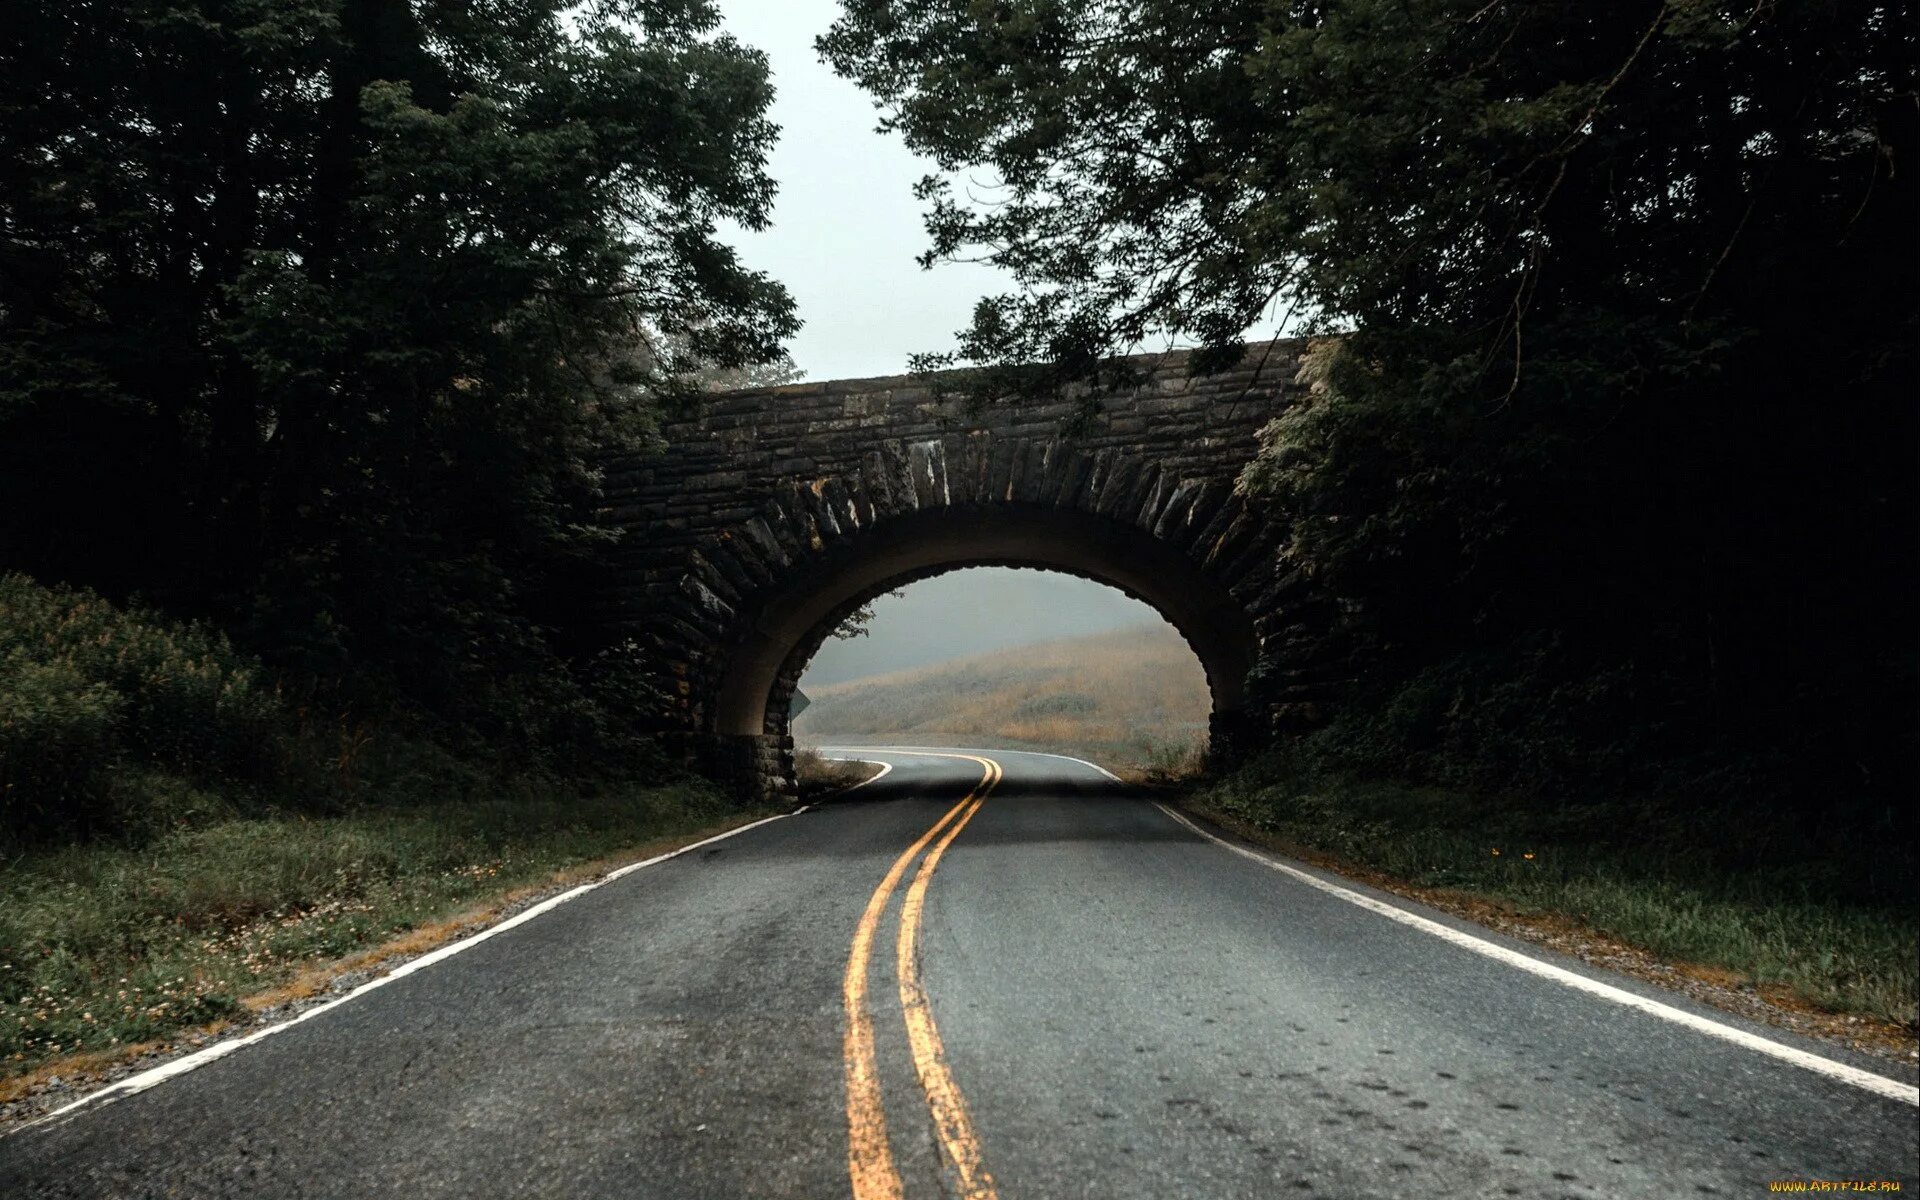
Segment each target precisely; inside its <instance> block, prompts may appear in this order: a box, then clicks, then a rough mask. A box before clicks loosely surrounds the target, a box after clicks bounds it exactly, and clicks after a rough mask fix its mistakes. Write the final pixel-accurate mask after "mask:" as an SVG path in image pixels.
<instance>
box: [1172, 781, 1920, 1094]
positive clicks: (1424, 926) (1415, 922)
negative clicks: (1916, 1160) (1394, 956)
mask: <svg viewBox="0 0 1920 1200" xmlns="http://www.w3.org/2000/svg"><path fill="white" fill-rule="evenodd" d="M1154 805H1155V807H1157V808H1159V810H1160V811H1161V812H1163V813H1166V814H1167V815H1168V816H1170V817H1172V818H1173V819H1174V820H1176V821H1178V822H1180V823H1181V824H1182V825H1185V826H1186V827H1187V828H1188V829H1191V830H1192V831H1193V832H1195V833H1197V834H1199V835H1200V836H1201V837H1203V838H1206V839H1207V840H1208V841H1210V842H1213V843H1215V844H1217V845H1220V846H1224V847H1225V848H1226V849H1228V850H1231V851H1233V852H1234V853H1235V854H1238V855H1240V856H1241V857H1242V858H1248V859H1252V860H1253V861H1254V862H1257V863H1259V864H1260V865H1261V866H1263V867H1271V868H1272V869H1274V870H1276V871H1279V872H1281V873H1282V874H1284V875H1288V876H1291V877H1292V878H1294V879H1298V880H1299V881H1300V882H1302V883H1304V884H1307V885H1308V886H1309V887H1315V888H1318V889H1320V890H1321V891H1323V892H1326V893H1327V894H1328V895H1331V896H1338V897H1339V898H1340V899H1342V900H1345V901H1347V902H1348V903H1349V904H1357V905H1359V906H1360V907H1361V908H1364V909H1367V910H1368V911H1370V912H1375V913H1378V914H1380V915H1381V916H1383V917H1386V918H1387V919H1389V920H1392V921H1398V922H1400V923H1401V924H1402V925H1408V926H1411V927H1413V928H1415V929H1418V930H1420V931H1421V932H1422V933H1430V934H1432V935H1433V936H1435V937H1437V938H1440V939H1442V940H1443V941H1448V942H1452V943H1453V944H1454V945H1456V946H1460V947H1463V948H1465V949H1467V950H1471V951H1473V952H1474V953H1475V954H1481V955H1485V956H1486V957H1488V958H1491V959H1493V960H1494V961H1496V962H1502V963H1505V964H1506V965H1508V966H1510V967H1518V968H1519V969H1520V970H1522V971H1526V972H1528V973H1530V974H1533V975H1538V976H1540V977H1541V978H1543V979H1551V980H1553V981H1554V982H1555V983H1559V984H1564V985H1565V986H1567V987H1570V988H1573V989H1574V990H1575V991H1580V992H1585V993H1587V994H1588V995H1590V996H1598V997H1599V998H1601V999H1602V1000H1611V1001H1613V1002H1614V1003H1615V1004H1620V1005H1624V1006H1626V1007H1627V1008H1631V1009H1635V1010H1637V1011H1639V1012H1643V1013H1646V1014H1647V1015H1648V1016H1652V1017H1658V1018H1660V1019H1661V1020H1663V1021H1671V1022H1673V1023H1674V1024H1675V1025H1681V1026H1684V1027H1686V1028H1688V1029H1691V1030H1694V1031H1695V1032H1697V1033H1704V1034H1706V1035H1707V1036H1708V1037H1715V1038H1719V1039H1720V1040H1722V1041H1726V1042H1732V1043H1733V1044H1734V1045H1736V1046H1744V1047H1746V1048H1747V1049H1749V1050H1758V1051H1759V1052H1760V1053H1762V1054H1767V1055H1771V1056H1773V1057H1774V1058H1777V1059H1780V1060H1781V1061H1782V1062H1788V1063H1792V1064H1793V1065H1794V1066H1796V1067H1804V1068H1806V1069H1807V1070H1809V1071H1815V1072H1818V1073H1819V1074H1821V1075H1825V1076H1828V1077H1829V1078H1832V1079H1838V1080H1840V1081H1841V1082H1843V1083H1850V1084H1852V1085H1853V1086H1855V1087H1857V1088H1861V1089H1864V1090H1866V1091H1869V1092H1872V1093H1874V1094H1875V1095H1878V1096H1885V1097H1886V1098H1887V1099H1889V1100H1899V1101H1902V1102H1903V1103H1906V1104H1912V1105H1915V1106H1920V1087H1916V1086H1914V1085H1913V1084H1910V1083H1901V1082H1900V1081H1899V1080H1897V1079H1888V1078H1887V1077H1886V1076H1884V1075H1876V1074H1875V1073H1873V1072H1872V1071H1863V1070H1861V1069H1860V1068H1859V1067H1853V1066H1848V1065H1847V1064H1846V1063H1842V1062H1835V1061H1834V1060H1833V1059H1830V1058H1822V1057H1821V1056H1820V1055H1818V1054H1810V1053H1808V1052H1807V1051H1805V1050H1800V1049H1797V1048H1795V1047H1793V1046H1788V1045H1785V1044H1783V1043H1781V1042H1776V1041H1774V1040H1772V1039H1771V1038H1763V1037H1761V1036H1760V1035H1758V1034H1754V1033H1748V1032H1747V1031H1746V1030H1744V1029H1739V1028H1736V1027H1735V1026H1732V1025H1723V1024H1721V1023H1720V1022H1718V1021H1714V1020H1711V1019H1709V1018H1707V1017H1703V1016H1700V1015H1699V1014H1697V1013H1690V1012H1688V1011H1686V1010H1685V1009H1682V1008H1675V1007H1673V1006H1672V1005H1670V1004H1662V1003H1660V1002H1659V1001H1658V1000H1650V999H1648V998H1647V997H1645V996H1641V995H1637V994H1635V993H1633V992H1629V991H1627V990H1626V989H1624V988H1617V987H1614V986H1613V985H1612V984H1609V983H1602V982H1600V981H1599V980H1597V979H1589V978H1588V977H1587V976H1585V975H1581V974H1579V973H1578V972H1575V971H1569V970H1567V969H1566V968H1565V967H1557V966H1554V965H1553V964H1552V963H1548V962H1542V961H1540V960H1539V959H1537V958H1533V957H1531V956H1529V955H1525V954H1522V953H1520V952H1519V951H1517V950H1512V949H1509V948H1507V947H1505V946H1501V945H1498V944H1496V943H1494V942H1489V941H1486V940H1485V939H1482V938H1477V937H1475V936H1474V935H1472V934H1470V933H1467V932H1465V931H1464V930H1460V929H1455V928H1454V927H1453V926H1451V925H1443V924H1441V923H1440V922H1439V921H1434V920H1431V919H1429V918H1427V917H1423V916H1420V915H1419V914H1417V913H1411V912H1408V911H1407V910H1406V909H1404V908H1401V907H1399V906H1398V905H1394V904H1388V903H1387V902H1386V901H1384V900H1376V899H1374V898H1373V897H1372V896H1367V895H1363V894H1361V893H1359V892H1356V891H1352V890H1350V889H1348V888H1343V887H1341V886H1340V885H1339V884H1337V883H1332V882H1330V881H1328V880H1325V879H1322V878H1320V877H1319V876H1317V875H1313V874H1310V873H1308V872H1306V871H1302V870H1300V869H1299V868H1298V867H1290V866H1288V865H1287V864H1286V863H1282V862H1275V861H1274V860H1273V859H1271V858H1268V857H1267V856H1266V855H1264V854H1259V853H1256V852H1255V851H1252V850H1249V849H1247V848H1246V847H1245V846H1238V845H1235V844H1234V843H1232V842H1230V841H1227V840H1226V839H1225V838H1222V837H1218V836H1216V835H1214V834H1212V833H1209V832H1208V831H1206V830H1205V829H1202V828H1201V827H1200V826H1198V825H1196V824H1194V823H1193V822H1192V821H1190V820H1188V819H1187V818H1186V817H1185V816H1184V815H1182V814H1181V813H1178V812H1175V811H1174V810H1173V809H1171V808H1168V807H1167V806H1166V805H1164V804H1161V803H1160V802H1159V801H1158V800H1156V801H1154Z"/></svg>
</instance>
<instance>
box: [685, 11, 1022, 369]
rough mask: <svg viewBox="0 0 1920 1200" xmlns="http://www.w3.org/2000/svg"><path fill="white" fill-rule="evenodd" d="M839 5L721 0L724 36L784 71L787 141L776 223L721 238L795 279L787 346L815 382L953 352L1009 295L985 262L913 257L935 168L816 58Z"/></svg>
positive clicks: (779, 106)
mask: <svg viewBox="0 0 1920 1200" xmlns="http://www.w3.org/2000/svg"><path fill="white" fill-rule="evenodd" d="M839 11H840V6H839V4H838V3H836V2H835V0H723V2H722V4H721V13H722V15H723V16H724V18H725V21H726V26H727V29H728V30H729V31H730V32H732V33H733V35H734V36H735V37H737V38H739V39H740V40H741V41H743V42H745V43H746V44H747V45H749V46H753V47H755V48H757V49H760V50H764V51H766V53H767V56H768V58H769V60H770V61H771V64H772V68H773V82H774V87H775V89H776V94H775V97H774V103H773V112H772V114H771V115H772V118H773V121H774V123H775V124H776V125H779V126H780V141H779V145H778V146H777V147H776V148H775V150H774V152H773V156H772V159H771V161H770V162H769V164H768V165H769V169H770V170H771V171H772V174H773V177H774V179H776V180H777V181H778V182H779V185H780V192H779V196H778V198H777V200H776V201H775V203H774V211H773V224H772V225H771V226H770V227H769V228H768V229H766V230H762V231H760V232H752V231H748V230H744V229H739V228H734V229H731V230H725V231H723V232H724V233H725V234H726V236H727V240H728V241H730V242H731V243H732V244H733V245H734V246H735V247H737V248H738V249H739V250H740V252H741V256H742V257H743V258H744V259H745V261H746V262H747V264H748V265H749V266H751V267H753V268H755V269H757V270H762V271H766V272H768V273H770V274H772V275H773V277H774V278H776V279H778V280H780V281H781V282H783V283H785V284H786V285H787V287H788V289H790V290H791V291H792V292H793V295H794V299H795V300H796V301H797V302H798V304H799V306H800V317H801V319H802V320H803V321H805V322H806V324H805V325H804V326H803V327H802V328H801V330H800V333H799V334H798V336H796V337H795V338H794V339H793V340H792V341H791V342H790V343H788V349H789V351H790V352H791V353H792V355H793V360H794V362H795V363H796V364H797V365H798V366H799V367H800V368H801V369H802V370H804V371H805V372H806V374H807V378H809V379H857V378H860V377H863V376H869V375H895V374H899V373H901V372H904V371H905V370H906V369H907V356H908V355H910V354H914V353H918V352H922V351H930V350H946V349H950V348H952V346H953V344H954V334H955V333H956V332H957V331H958V330H960V329H962V328H964V327H965V326H966V325H967V323H968V321H969V320H970V318H971V314H972V312H973V304H974V301H975V300H978V299H979V298H980V297H981V296H982V295H985V294H988V293H990V292H1000V291H1005V290H1007V288H1008V286H1009V285H1008V283H1007V281H1006V276H1005V275H1003V274H1002V273H1001V272H999V271H997V270H995V269H993V268H991V267H987V266H983V265H979V264H971V263H954V264H945V265H941V266H937V267H935V268H933V269H932V270H931V271H923V270H921V269H920V267H919V265H918V264H917V263H916V262H915V261H914V259H915V257H916V256H917V255H919V254H920V252H921V251H923V250H925V249H926V246H927V236H926V230H925V228H924V226H922V224H921V220H920V205H919V202H918V201H916V200H915V199H914V198H913V190H912V189H913V185H914V183H915V182H917V181H918V180H919V179H920V177H921V176H923V175H926V174H928V173H929V172H930V171H931V170H932V169H933V168H932V165H931V164H930V163H929V162H928V161H927V160H925V159H921V158H918V157H916V156H915V155H913V154H911V153H909V152H908V150H907V148H906V147H905V146H904V145H903V144H902V143H901V140H900V138H899V137H898V136H897V135H891V134H881V133H879V132H877V131H876V130H875V126H876V125H877V124H878V122H879V119H880V118H879V113H878V112H877V111H876V110H875V109H874V107H873V101H872V100H871V99H870V98H869V97H868V96H867V94H866V93H865V92H863V91H861V90H860V89H859V88H858V87H855V86H854V85H853V84H852V83H851V82H849V81H848V80H845V79H842V78H840V77H839V76H838V75H835V74H834V73H833V71H832V69H831V68H829V67H828V66H827V65H826V64H825V63H823V62H821V61H820V59H819V56H818V55H816V54H815V53H814V50H813V39H814V38H816V37H818V36H819V35H820V34H822V33H824V32H826V29H827V26H828V25H830V24H832V23H833V19H834V17H835V16H836V15H837V14H838V13H839Z"/></svg>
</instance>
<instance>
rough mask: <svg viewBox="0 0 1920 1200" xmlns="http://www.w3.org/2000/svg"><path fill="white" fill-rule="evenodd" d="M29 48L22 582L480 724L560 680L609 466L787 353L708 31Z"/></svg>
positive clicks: (15, 190)
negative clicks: (484, 687) (614, 454)
mask: <svg viewBox="0 0 1920 1200" xmlns="http://www.w3.org/2000/svg"><path fill="white" fill-rule="evenodd" d="M16 9H17V10H16V11H12V12H10V13H9V21H8V22H7V31H6V32H5V33H4V34H0V39H4V40H0V512H5V513H6V514H7V515H6V518H5V520H4V521H0V560H4V561H5V562H6V563H7V564H8V565H13V566H20V567H25V568H27V569H29V570H32V571H35V572H36V573H39V574H41V575H43V576H54V577H63V578H67V579H71V580H74V581H76V582H84V583H91V584H95V585H100V586H104V587H106V588H107V589H108V590H109V591H113V592H121V593H124V592H127V591H130V590H133V589H139V590H142V591H144V592H146V593H147V594H149V595H150V596H153V597H154V598H156V599H158V600H160V601H162V602H164V603H166V604H168V605H169V606H171V607H174V608H176V609H186V610H189V611H197V612H203V613H212V614H214V615H217V616H222V617H226V618H229V619H230V620H233V621H238V622H242V623H243V624H246V625H248V626H249V627H250V628H252V630H253V632H254V635H255V639H256V641H257V642H258V643H259V644H262V645H263V648H265V649H266V650H267V651H268V652H269V653H270V654H272V655H274V656H275V657H276V658H277V659H278V660H279V661H282V662H285V663H292V664H294V665H299V666H303V667H306V668H309V669H311V670H314V671H320V672H325V671H329V670H339V669H342V666H343V663H345V662H346V661H347V660H349V659H356V660H357V661H359V662H360V664H361V665H362V666H363V667H364V666H367V665H369V664H372V663H380V664H382V667H383V670H384V671H385V672H386V673H387V674H389V675H390V676H391V677H392V678H394V679H395V680H397V681H398V680H404V681H405V684H404V687H405V688H406V689H408V690H410V691H411V692H413V693H415V694H418V695H423V696H426V697H428V698H429V699H430V702H432V703H442V704H456V703H458V699H459V697H461V696H462V695H463V694H464V693H465V691H466V689H468V688H470V687H474V686H477V685H479V684H481V683H484V682H485V681H488V680H492V679H496V678H498V677H500V676H501V675H502V674H503V673H504V674H508V675H510V674H512V673H513V672H514V671H517V670H522V669H533V667H534V666H535V665H537V664H538V663H540V662H543V661H546V660H547V659H548V658H549V657H550V655H551V653H552V650H551V646H550V644H549V642H550V640H549V637H548V633H547V630H548V629H549V627H550V626H551V625H552V624H553V623H554V622H555V621H556V620H558V619H560V614H561V613H562V611H563V610H564V609H565V608H568V607H577V605H573V604H572V602H571V598H570V597H566V596H564V595H556V594H555V593H556V589H563V588H564V587H565V585H566V584H567V583H568V581H569V580H570V579H571V578H572V575H571V571H572V569H573V567H574V566H577V565H578V562H579V556H578V552H579V550H580V549H581V547H583V546H585V545H590V544H592V543H593V541H594V539H596V538H597V537H598V536H599V535H598V534H597V532H596V531H595V530H593V529H591V528H590V527H589V526H587V525H586V524H585V523H584V518H583V516H582V515H581V514H582V513H583V512H584V511H586V509H587V508H588V506H589V502H590V500H591V495H592V492H593V488H594V483H595V475H594V469H593V466H592V453H593V452H595V451H597V450H600V449H605V448H608V447H610V446H613V445H617V444H619V443H620V441H622V440H623V439H625V440H631V439H633V438H636V437H641V436H644V435H645V432H646V429H647V427H648V414H649V412H650V411H651V408H652V406H653V405H654V404H655V403H656V402H657V400H658V399H659V398H660V397H662V396H672V395H675V394H677V393H683V392H686V391H688V390H690V389H693V388H696V387H697V386H698V382H697V378H696V375H697V373H698V372H700V371H703V370H708V369H712V368H720V369H727V368H738V367H743V366H748V365H751V364H755V363H762V362H769V361H773V360H775V359H777V358H778V357H780V351H779V343H780V340H781V338H783V337H784V336H785V335H786V334H788V333H789V332H791V330H792V329H793V328H794V327H795V320H794V317H793V311H792V305H791V302H790V301H789V299H788V297H787V295H786V293H785V292H784V290H783V289H782V288H780V287H779V286H778V285H777V284H775V283H774V282H772V281H771V280H769V279H768V278H766V277H765V276H764V275H761V274H758V273H756V272H753V271H751V270H748V269H747V268H745V267H744V266H742V265H741V264H740V263H739V262H738V261H736V259H735V256H734V254H733V252H732V251H731V250H730V249H729V248H728V247H727V246H726V245H725V244H724V243H722V242H721V241H719V240H718V238H717V237H716V236H715V225H716V222H717V221H718V220H720V219H723V218H725V219H731V220H734V221H738V222H740V223H741V224H743V225H746V226H748V227H759V226H761V225H762V224H764V222H765V220H766V219H767V214H768V211H769V206H770V203H771V198H772V194H773V183H772V181H771V180H770V179H769V178H768V176H767V174H766V172H765V169H764V167H765V160H766V154H767V151H768V149H769V147H770V145H771V143H772V140H773V137H774V134H775V129H774V127H773V126H772V125H771V124H770V123H769V122H768V120H767V119H766V115H765V114H766V108H767V104H768V102H769V100H770V98H771V88H770V85H769V82H768V78H767V67H766V62H765V59H764V57H763V56H762V55H761V54H759V53H758V52H756V51H753V50H749V49H747V48H746V47H743V46H741V45H740V44H739V43H737V42H736V41H734V40H733V39H732V38H730V37H728V36H726V35H724V34H721V33H718V32H716V30H717V28H718V16H717V12H716V10H715V8H714V6H713V5H712V4H710V3H704V2H700V0H594V2H591V3H587V4H585V5H575V4H571V3H564V2H561V0H506V2H504V3H499V4H491V5H486V6H482V7H478V8H476V7H474V6H471V5H462V4H440V3H424V4H399V3H392V2H387V0H166V2H165V3H162V2H159V0H132V2H129V3H124V4H121V3H113V4H92V3H88V4H66V3H53V2H51V0H45V2H42V0H29V2H28V3H27V4H25V5H24V6H16ZM636 345H638V346H641V347H644V348H645V349H646V353H644V354H635V353H633V348H634V347H635V346H636ZM570 564H572V565H571V566H570Z"/></svg>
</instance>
